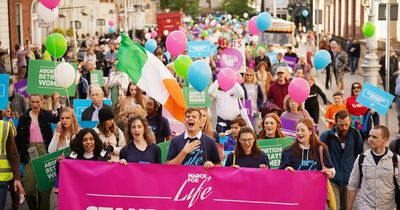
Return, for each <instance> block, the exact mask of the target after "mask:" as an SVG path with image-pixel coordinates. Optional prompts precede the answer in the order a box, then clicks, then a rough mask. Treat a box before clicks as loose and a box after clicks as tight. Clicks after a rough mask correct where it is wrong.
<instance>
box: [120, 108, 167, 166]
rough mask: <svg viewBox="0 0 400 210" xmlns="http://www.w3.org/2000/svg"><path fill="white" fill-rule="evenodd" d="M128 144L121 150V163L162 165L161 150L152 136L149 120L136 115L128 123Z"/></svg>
mask: <svg viewBox="0 0 400 210" xmlns="http://www.w3.org/2000/svg"><path fill="white" fill-rule="evenodd" d="M128 128H129V131H128V135H127V136H128V144H127V145H126V146H125V147H123V148H122V149H121V152H120V155H119V158H120V163H121V164H123V165H127V164H128V162H135V163H161V150H160V147H158V145H157V144H154V139H153V138H152V135H151V134H150V132H151V130H150V128H149V127H148V124H147V120H146V118H145V117H143V116H141V115H135V116H133V117H132V118H130V119H129V121H128Z"/></svg>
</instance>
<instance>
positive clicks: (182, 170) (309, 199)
mask: <svg viewBox="0 0 400 210" xmlns="http://www.w3.org/2000/svg"><path fill="white" fill-rule="evenodd" d="M60 170H61V174H60V185H59V186H60V188H59V203H58V204H59V205H58V207H59V209H60V210H70V209H75V210H80V209H85V210H100V209H101V210H105V209H106V210H133V209H135V210H137V209H143V210H144V209H154V210H155V209H168V210H172V209H177V210H178V209H199V210H204V209H218V210H220V209H229V210H239V209H252V210H256V209H260V210H261V209H279V210H286V209H289V210H293V209H307V210H312V209H318V210H319V209H325V199H326V180H327V178H326V176H325V175H323V174H322V173H321V172H317V171H296V172H289V171H284V170H268V169H265V170H260V169H250V168H240V169H235V168H231V167H227V168H224V167H215V168H212V169H210V170H205V169H204V168H202V167H193V166H177V165H157V164H154V165H153V164H134V163H131V164H128V165H127V166H123V165H120V164H117V163H113V164H110V163H107V162H100V161H97V162H96V161H79V160H64V161H62V163H61V169H60Z"/></svg>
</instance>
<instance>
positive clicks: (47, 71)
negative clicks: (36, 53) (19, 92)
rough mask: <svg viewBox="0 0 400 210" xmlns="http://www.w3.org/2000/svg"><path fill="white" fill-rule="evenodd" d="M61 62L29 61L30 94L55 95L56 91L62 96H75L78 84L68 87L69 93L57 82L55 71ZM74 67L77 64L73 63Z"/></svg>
mask: <svg viewBox="0 0 400 210" xmlns="http://www.w3.org/2000/svg"><path fill="white" fill-rule="evenodd" d="M59 63H61V62H53V61H42V60H31V61H29V69H28V71H29V76H28V88H27V92H28V93H29V94H43V95H53V93H54V92H57V93H58V94H60V95H62V96H74V95H75V87H76V85H71V87H69V88H68V94H67V91H66V89H65V88H63V87H60V86H59V85H58V83H57V82H56V79H55V76H54V71H55V69H56V66H57V65H58V64H59ZM71 65H72V66H73V67H74V69H76V68H77V66H76V64H74V63H71Z"/></svg>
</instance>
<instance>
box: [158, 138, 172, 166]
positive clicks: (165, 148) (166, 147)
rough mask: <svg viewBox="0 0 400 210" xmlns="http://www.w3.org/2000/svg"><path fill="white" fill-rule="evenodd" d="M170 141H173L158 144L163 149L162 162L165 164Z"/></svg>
mask: <svg viewBox="0 0 400 210" xmlns="http://www.w3.org/2000/svg"><path fill="white" fill-rule="evenodd" d="M169 143H171V141H165V142H162V143H159V144H157V145H158V146H159V147H160V150H161V163H162V164H165V162H166V161H167V154H168V150H169Z"/></svg>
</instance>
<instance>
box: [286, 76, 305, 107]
mask: <svg viewBox="0 0 400 210" xmlns="http://www.w3.org/2000/svg"><path fill="white" fill-rule="evenodd" d="M288 92H289V96H290V98H291V99H292V100H293V101H295V102H297V103H299V104H300V103H303V102H304V101H305V100H306V99H307V98H308V95H310V84H308V82H307V81H306V80H305V79H303V78H296V79H294V80H292V81H291V82H290V83H289V88H288Z"/></svg>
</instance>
